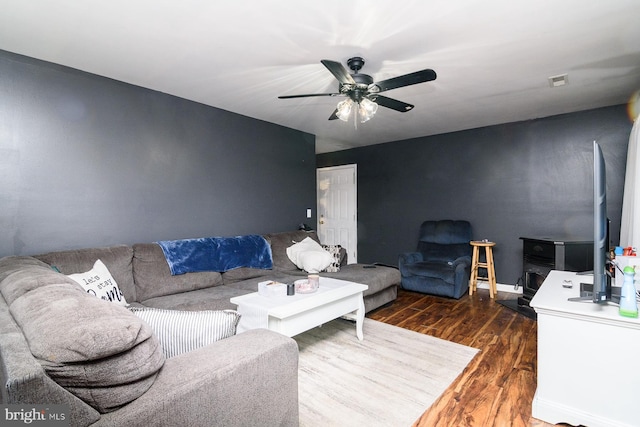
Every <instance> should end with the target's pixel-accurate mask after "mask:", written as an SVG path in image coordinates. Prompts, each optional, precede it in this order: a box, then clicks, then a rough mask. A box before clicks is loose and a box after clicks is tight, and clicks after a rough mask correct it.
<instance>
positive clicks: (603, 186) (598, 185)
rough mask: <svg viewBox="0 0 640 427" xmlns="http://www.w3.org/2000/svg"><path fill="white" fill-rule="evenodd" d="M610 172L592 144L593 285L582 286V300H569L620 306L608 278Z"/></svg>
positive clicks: (600, 154)
mask: <svg viewBox="0 0 640 427" xmlns="http://www.w3.org/2000/svg"><path fill="white" fill-rule="evenodd" d="M606 175H607V173H606V167H605V162H604V156H603V154H602V149H601V148H600V145H598V143H597V142H596V141H593V285H591V284H586V283H581V284H580V297H578V298H569V300H570V301H593V302H594V303H597V304H603V303H608V302H610V301H611V302H614V303H617V302H619V301H620V298H619V295H612V292H611V291H612V289H611V276H610V275H609V269H608V264H609V256H608V254H609V219H608V218H607V176H606Z"/></svg>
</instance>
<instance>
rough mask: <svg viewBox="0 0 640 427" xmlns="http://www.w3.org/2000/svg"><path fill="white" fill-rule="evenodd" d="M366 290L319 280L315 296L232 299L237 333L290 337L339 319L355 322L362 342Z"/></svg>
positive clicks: (244, 297) (324, 278)
mask: <svg viewBox="0 0 640 427" xmlns="http://www.w3.org/2000/svg"><path fill="white" fill-rule="evenodd" d="M368 288H369V287H368V286H367V285H363V284H361V283H355V282H348V281H345V280H338V279H332V278H328V277H322V276H321V277H320V287H319V288H318V290H317V291H316V292H313V293H310V294H300V293H297V294H295V295H291V296H287V295H282V296H280V295H278V296H262V295H260V294H258V293H257V292H254V293H251V294H247V295H241V296H238V297H233V298H231V300H230V301H231V302H232V303H233V304H236V305H237V306H238V312H239V313H240V314H241V316H242V317H241V318H240V322H239V324H238V328H237V332H238V333H241V332H244V331H247V330H249V329H257V328H266V329H270V330H272V331H276V332H279V333H281V334H283V335H286V336H289V337H292V336H294V335H298V334H300V333H302V332H304V331H308V330H309V329H312V328H315V327H316V326H320V325H322V324H324V323H327V322H329V321H331V320H333V319H337V318H338V317H347V318H350V319H352V320H355V322H356V336H357V337H358V339H359V340H363V339H364V335H363V333H362V324H363V323H364V301H363V299H362V294H363V292H364V291H366V290H367V289H368Z"/></svg>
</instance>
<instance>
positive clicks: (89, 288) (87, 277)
mask: <svg viewBox="0 0 640 427" xmlns="http://www.w3.org/2000/svg"><path fill="white" fill-rule="evenodd" d="M67 277H68V278H70V279H71V280H73V281H75V282H77V283H78V284H79V285H80V286H82V288H83V289H84V290H85V291H86V292H87V293H88V294H89V295H92V296H94V297H97V298H100V299H102V300H105V301H109V302H113V303H116V304H120V305H123V306H125V307H126V306H127V305H128V304H127V300H126V299H125V297H124V295H123V294H122V291H121V290H120V288H119V287H118V283H117V282H116V281H115V279H114V278H113V277H112V276H111V273H109V269H107V267H106V266H105V265H104V263H103V262H102V261H101V260H97V261H96V262H95V263H94V264H93V268H92V269H91V270H89V271H86V272H84V273H76V274H68V275H67Z"/></svg>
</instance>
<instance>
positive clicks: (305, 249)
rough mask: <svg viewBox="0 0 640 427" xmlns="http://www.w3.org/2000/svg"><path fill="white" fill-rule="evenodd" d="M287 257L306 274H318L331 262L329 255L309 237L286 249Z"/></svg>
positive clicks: (331, 258)
mask: <svg viewBox="0 0 640 427" xmlns="http://www.w3.org/2000/svg"><path fill="white" fill-rule="evenodd" d="M287 256H288V257H289V259H290V260H291V262H293V263H294V264H295V265H297V266H298V268H300V269H302V270H304V271H306V272H307V273H319V272H321V271H322V270H324V269H325V268H327V267H328V266H330V265H331V263H332V262H333V257H332V256H331V254H330V253H329V252H327V251H325V250H324V248H323V247H322V246H320V243H318V242H316V241H315V240H313V239H312V238H311V237H307V238H305V239H304V240H303V241H302V242H298V243H296V244H294V245H292V246H289V247H288V248H287Z"/></svg>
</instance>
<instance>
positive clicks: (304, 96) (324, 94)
mask: <svg viewBox="0 0 640 427" xmlns="http://www.w3.org/2000/svg"><path fill="white" fill-rule="evenodd" d="M340 95H342V94H341V93H310V94H306V95H283V96H279V97H278V99H289V98H309V97H311V96H340Z"/></svg>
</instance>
